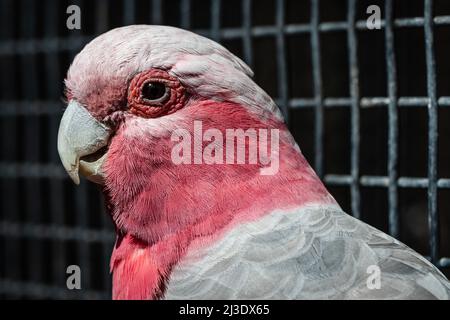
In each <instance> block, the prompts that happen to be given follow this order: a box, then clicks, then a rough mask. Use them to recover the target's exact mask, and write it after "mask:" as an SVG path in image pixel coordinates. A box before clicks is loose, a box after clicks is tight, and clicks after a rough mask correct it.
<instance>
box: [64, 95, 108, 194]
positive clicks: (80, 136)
mask: <svg viewBox="0 0 450 320" xmlns="http://www.w3.org/2000/svg"><path fill="white" fill-rule="evenodd" d="M110 135H111V129H110V128H109V127H107V126H106V125H104V124H103V123H101V122H100V121H98V120H97V119H95V118H94V117H93V116H92V115H91V114H90V113H89V112H88V111H87V110H86V109H85V108H84V107H83V106H81V105H80V104H79V103H78V102H77V101H74V100H71V101H70V102H69V105H68V106H67V109H66V111H65V112H64V115H63V117H62V119H61V123H60V125H59V131H58V153H59V157H60V158H61V162H62V164H63V166H64V168H65V169H66V171H67V173H68V174H69V176H70V178H71V179H72V180H73V182H75V184H77V185H78V184H80V178H79V175H78V174H79V172H80V173H81V174H83V175H84V176H86V178H87V179H89V180H91V181H93V182H95V183H99V184H102V183H103V180H104V179H103V178H104V174H103V170H102V164H103V162H104V160H105V158H106V147H107V145H108V141H109V137H110Z"/></svg>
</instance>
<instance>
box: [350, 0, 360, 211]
mask: <svg viewBox="0 0 450 320" xmlns="http://www.w3.org/2000/svg"><path fill="white" fill-rule="evenodd" d="M347 6H348V7H347V24H348V29H347V47H348V56H349V60H348V64H349V79H350V100H351V101H350V102H351V104H350V109H351V120H350V122H351V128H350V135H351V136H350V140H351V153H350V171H351V173H350V174H351V177H352V183H351V188H350V191H351V196H352V197H351V208H352V214H353V216H354V217H355V218H358V219H359V218H361V212H360V202H361V200H360V196H361V195H360V190H359V183H358V181H359V149H360V148H359V145H360V136H361V134H360V130H359V125H360V111H359V68H358V53H357V52H358V47H357V45H358V42H357V38H356V28H355V22H356V20H355V18H356V0H348V1H347Z"/></svg>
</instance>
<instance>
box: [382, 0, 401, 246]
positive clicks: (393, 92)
mask: <svg viewBox="0 0 450 320" xmlns="http://www.w3.org/2000/svg"><path fill="white" fill-rule="evenodd" d="M392 10H393V1H392V0H386V3H385V16H386V18H385V19H386V24H385V42H386V69H387V92H388V99H389V101H388V165H387V169H388V176H389V187H388V202H389V212H388V218H389V233H390V234H391V235H392V236H393V237H395V238H398V236H399V233H400V231H399V214H398V185H397V161H398V114H397V108H398V103H397V65H396V62H395V49H394V27H393V12H392Z"/></svg>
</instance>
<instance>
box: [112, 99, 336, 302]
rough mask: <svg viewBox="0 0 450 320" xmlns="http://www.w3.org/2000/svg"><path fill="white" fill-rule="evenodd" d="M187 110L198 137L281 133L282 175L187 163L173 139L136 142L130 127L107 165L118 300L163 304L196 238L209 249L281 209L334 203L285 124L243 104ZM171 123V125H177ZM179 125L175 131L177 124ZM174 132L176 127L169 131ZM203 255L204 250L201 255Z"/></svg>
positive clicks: (184, 124)
mask: <svg viewBox="0 0 450 320" xmlns="http://www.w3.org/2000/svg"><path fill="white" fill-rule="evenodd" d="M189 108H190V110H188V111H189V112H184V113H183V110H181V111H180V112H179V114H178V116H177V119H182V120H181V121H180V120H178V121H177V123H176V127H177V128H178V129H180V128H182V129H185V130H188V131H189V130H190V132H192V134H194V132H193V130H194V127H193V123H194V121H201V123H202V127H203V130H207V129H208V128H214V129H217V130H219V131H221V132H225V130H226V129H229V128H240V129H243V130H246V129H251V128H253V129H259V128H264V129H277V130H279V137H280V141H279V169H278V172H277V173H276V174H274V175H261V172H260V168H261V164H240V165H238V164H234V165H230V164H223V165H217V164H205V163H203V164H179V165H176V164H174V163H173V159H172V158H171V156H172V155H171V153H172V149H173V146H174V142H173V141H172V140H171V135H170V133H171V132H173V130H166V131H165V132H166V133H164V134H159V135H157V136H155V135H153V136H152V137H145V136H144V137H142V136H133V135H132V134H128V133H127V130H136V129H133V128H130V127H127V124H124V125H123V126H122V127H121V129H119V131H118V133H117V135H116V137H115V138H114V139H113V141H112V143H111V146H110V149H109V151H108V154H109V155H108V160H107V163H106V174H107V179H106V188H105V193H106V198H107V205H108V207H109V208H110V211H111V215H112V217H113V220H114V222H115V224H116V227H117V230H118V239H117V243H116V246H115V249H114V252H113V256H112V259H111V269H112V271H113V273H114V276H113V282H114V293H113V296H114V298H118V299H120V298H123V299H149V298H160V297H162V296H163V294H164V287H165V283H166V281H167V279H169V277H170V272H171V269H172V268H173V266H174V265H176V264H177V263H178V262H179V261H180V259H182V257H183V256H184V255H185V253H186V251H187V250H195V249H194V248H190V244H191V243H192V241H193V240H194V239H198V238H203V239H204V241H203V242H202V243H203V245H204V246H207V245H208V243H211V241H215V239H217V238H218V237H220V236H221V235H222V234H223V233H224V232H226V230H229V229H230V228H232V227H233V225H236V224H238V223H241V222H243V221H249V220H252V219H258V218H260V217H261V216H264V215H265V214H268V213H270V212H271V211H273V210H274V209H289V208H293V207H298V206H301V205H302V204H305V203H311V202H321V203H334V199H333V198H332V197H331V196H330V195H329V193H328V192H327V190H326V189H325V187H324V186H323V184H322V183H321V182H320V180H319V179H318V178H317V177H316V175H315V173H314V171H313V170H312V169H311V168H310V166H309V165H308V163H307V161H306V160H305V158H304V157H303V156H302V155H301V153H300V152H299V150H298V148H297V147H296V145H295V142H294V141H293V139H292V137H291V135H290V133H289V132H288V130H287V128H286V127H285V125H284V124H283V123H281V122H279V121H278V120H276V119H270V118H268V119H261V118H260V117H258V116H256V115H252V114H249V113H248V112H246V110H245V108H243V107H242V106H239V105H236V104H230V103H218V102H212V101H205V102H202V103H199V104H196V105H193V106H189ZM167 120H168V123H170V120H169V119H167ZM172 125H173V124H172ZM168 126H169V124H168ZM197 249H198V248H197Z"/></svg>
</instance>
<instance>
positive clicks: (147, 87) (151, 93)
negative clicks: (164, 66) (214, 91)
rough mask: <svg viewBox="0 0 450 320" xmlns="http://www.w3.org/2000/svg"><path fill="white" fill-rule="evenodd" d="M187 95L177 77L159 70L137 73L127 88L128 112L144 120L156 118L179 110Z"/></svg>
mask: <svg viewBox="0 0 450 320" xmlns="http://www.w3.org/2000/svg"><path fill="white" fill-rule="evenodd" d="M187 98H188V95H187V94H186V90H185V88H184V86H183V85H182V84H181V82H180V81H179V80H178V78H177V77H175V76H172V75H170V74H169V73H168V72H167V71H165V70H161V69H149V70H146V71H143V72H141V73H138V74H137V75H135V76H134V78H133V79H132V80H131V81H130V84H129V86H128V97H127V106H128V109H129V112H130V113H132V114H134V115H137V116H140V117H144V118H157V117H161V116H164V115H168V114H171V113H174V112H176V111H177V110H179V109H181V108H182V107H183V106H184V105H185V103H186V101H187Z"/></svg>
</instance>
